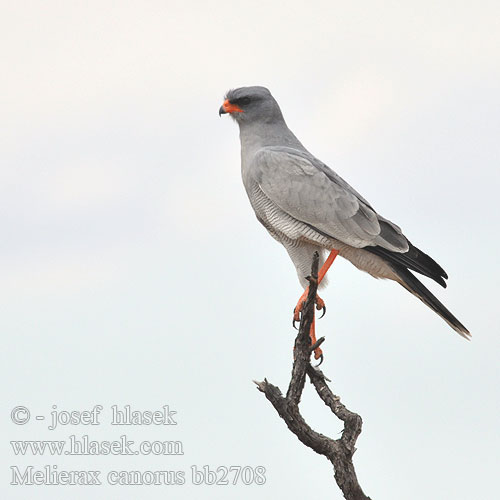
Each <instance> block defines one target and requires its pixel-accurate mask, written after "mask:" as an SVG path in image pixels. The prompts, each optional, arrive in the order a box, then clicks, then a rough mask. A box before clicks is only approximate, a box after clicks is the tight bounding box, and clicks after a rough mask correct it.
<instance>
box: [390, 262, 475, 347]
mask: <svg viewBox="0 0 500 500" xmlns="http://www.w3.org/2000/svg"><path fill="white" fill-rule="evenodd" d="M391 267H392V269H393V270H394V271H395V272H396V274H397V275H398V276H399V278H400V280H401V281H400V282H399V283H400V284H401V285H402V286H404V287H405V288H406V289H407V290H408V291H409V292H411V293H412V294H413V295H415V296H416V297H418V298H419V299H420V300H421V301H422V302H423V303H424V304H425V305H426V306H429V307H430V308H431V309H432V310H433V311H434V312H435V313H437V314H439V316H441V317H442V318H443V319H444V320H445V321H446V323H448V324H449V325H450V326H451V327H452V328H453V330H455V331H456V332H457V333H458V334H459V335H461V336H462V337H464V338H465V339H467V340H470V337H471V334H470V332H469V330H467V328H465V326H464V325H462V323H460V321H458V319H457V318H455V316H453V314H451V312H450V311H448V309H446V307H445V306H444V305H443V304H441V302H439V300H438V299H437V298H436V297H434V295H432V293H431V292H430V291H429V290H427V288H425V286H424V285H423V284H422V283H421V282H420V281H419V280H418V279H417V278H416V277H415V276H414V275H413V274H412V273H411V272H410V271H409V270H408V269H406V268H405V267H403V266H401V265H397V264H393V263H391Z"/></svg>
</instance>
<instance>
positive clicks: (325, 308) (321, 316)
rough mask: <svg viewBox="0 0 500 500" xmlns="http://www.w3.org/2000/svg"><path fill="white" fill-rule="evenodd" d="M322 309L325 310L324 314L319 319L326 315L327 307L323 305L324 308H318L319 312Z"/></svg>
mask: <svg viewBox="0 0 500 500" xmlns="http://www.w3.org/2000/svg"><path fill="white" fill-rule="evenodd" d="M316 307H317V306H316ZM320 309H323V312H322V314H321V316H320V317H319V318H318V319H321V318H322V317H323V316H324V315H325V314H326V305H324V304H323V307H318V311H319V310H320Z"/></svg>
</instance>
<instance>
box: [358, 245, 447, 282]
mask: <svg viewBox="0 0 500 500" xmlns="http://www.w3.org/2000/svg"><path fill="white" fill-rule="evenodd" d="M408 244H409V246H410V248H409V249H408V251H407V252H405V253H399V252H392V251H391V250H387V249H385V248H382V247H380V246H376V247H370V246H367V247H364V250H367V251H368V252H371V253H373V254H375V255H378V256H379V257H382V258H383V259H384V260H385V261H386V262H388V263H389V264H391V265H396V266H397V267H398V269H399V268H401V267H402V268H408V269H411V270H412V271H416V272H417V273H420V274H423V275H424V276H427V277H428V278H431V279H433V280H434V281H435V282H436V283H439V284H440V285H441V286H442V287H443V288H446V282H445V281H444V280H445V279H448V275H447V274H446V272H445V270H444V269H443V268H442V267H441V266H440V265H439V264H438V263H437V262H436V261H435V260H434V259H433V258H432V257H429V256H428V255H427V254H426V253H424V252H422V250H419V249H418V248H417V247H415V246H413V245H412V244H411V243H410V242H408ZM443 278H444V279H443ZM422 286H423V285H422Z"/></svg>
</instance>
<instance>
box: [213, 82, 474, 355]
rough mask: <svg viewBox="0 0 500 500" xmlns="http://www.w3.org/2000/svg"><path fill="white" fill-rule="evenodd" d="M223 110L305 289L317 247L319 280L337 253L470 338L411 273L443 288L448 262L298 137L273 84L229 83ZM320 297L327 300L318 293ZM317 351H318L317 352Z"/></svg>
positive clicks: (247, 181)
mask: <svg viewBox="0 0 500 500" xmlns="http://www.w3.org/2000/svg"><path fill="white" fill-rule="evenodd" d="M226 113H229V114H230V116H231V117H232V118H233V119H234V120H235V121H236V122H237V123H238V125H239V128H240V140H241V172H242V177H243V184H244V186H245V189H246V192H247V194H248V198H249V199H250V203H251V205H252V207H253V209H254V211H255V214H256V216H257V219H258V220H259V221H260V222H261V223H262V224H263V225H264V227H265V228H266V229H267V230H268V231H269V233H270V234H271V236H272V237H273V238H275V239H276V240H277V241H279V242H280V243H281V244H283V246H284V247H285V248H286V250H287V252H288V254H289V256H290V258H291V259H292V261H293V263H294V265H295V267H296V269H297V274H298V277H299V280H300V282H301V284H302V285H303V287H304V288H305V289H306V291H307V284H308V282H307V281H306V279H305V277H306V276H308V275H309V274H310V269H311V264H312V257H313V254H314V252H315V251H317V252H319V254H320V264H322V267H321V270H320V274H319V278H320V280H321V279H322V278H323V277H324V274H325V273H326V271H327V270H328V267H329V265H330V264H331V262H333V260H334V258H335V257H336V256H337V255H340V256H341V257H344V258H345V259H347V260H348V261H350V262H351V263H352V264H354V266H355V267H357V268H358V269H360V270H362V271H365V272H367V273H369V274H370V275H372V276H374V277H375V278H385V279H390V280H393V281H396V282H397V283H399V284H400V285H402V286H403V287H404V288H406V289H407V290H408V291H409V292H411V293H412V294H413V295H415V296H416V297H418V298H419V299H420V300H421V301H422V302H423V303H424V304H426V305H427V306H428V307H430V308H431V309H432V310H433V311H434V312H436V313H437V314H439V316H441V317H442V318H443V319H444V320H445V321H446V322H447V323H448V324H449V325H450V326H451V327H452V328H453V329H454V330H455V331H456V332H458V333H459V334H460V335H461V336H462V337H465V338H467V339H468V338H469V337H470V333H469V331H468V330H467V328H465V326H464V325H462V323H460V321H459V320H458V319H457V318H456V317H455V316H453V314H452V313H451V312H450V311H449V310H448V309H447V308H446V307H445V306H444V305H443V304H441V302H440V301H439V300H438V299H437V298H436V297H435V296H434V295H433V294H432V293H431V292H430V291H429V290H428V289H427V288H426V287H425V286H424V285H423V284H422V283H421V282H420V281H419V280H418V279H417V278H416V277H415V276H414V274H413V273H412V272H411V271H415V272H417V273H420V274H422V275H424V276H427V277H429V278H431V279H433V280H434V281H436V282H437V283H439V284H440V285H441V286H443V287H446V283H445V281H444V280H445V279H447V278H448V276H447V274H446V273H445V271H444V270H443V268H442V267H441V266H440V265H439V264H438V263H437V262H435V261H434V260H433V259H432V258H431V257H429V256H428V255H427V254H425V253H424V252H422V251H421V250H419V249H418V248H417V247H415V246H414V245H412V243H411V242H410V241H409V240H408V239H407V238H406V236H405V235H404V234H403V232H402V231H401V229H400V228H399V227H398V226H397V225H396V224H394V223H393V222H391V221H389V220H388V219H386V218H384V217H382V216H381V215H379V214H378V213H377V212H376V211H375V209H374V208H373V206H372V205H371V204H370V203H369V202H368V201H366V200H365V199H364V198H363V197H362V196H361V195H360V194H359V193H358V192H357V191H356V190H354V189H353V188H352V187H351V186H350V185H349V184H348V183H347V182H346V181H344V179H342V178H341V177H340V176H339V175H338V174H336V173H335V172H334V171H333V170H331V169H330V168H329V167H328V166H327V165H325V164H324V163H323V162H322V161H320V160H318V159H317V158H316V157H315V156H313V155H312V154H311V153H310V152H309V151H308V150H307V149H306V148H305V147H304V146H303V145H302V144H301V142H300V141H299V140H298V139H297V137H295V135H294V134H293V133H292V131H291V130H290V129H289V128H288V126H287V124H286V123H285V120H284V118H283V114H282V112H281V109H280V107H279V105H278V103H277V102H276V100H275V99H274V97H273V96H272V95H271V93H270V92H269V90H268V89H266V88H265V87H258V86H255V87H242V88H238V89H233V90H230V91H229V92H227V94H226V96H225V98H224V103H223V105H222V106H221V108H220V109H219V115H222V114H226ZM327 251H329V252H330V254H329V257H328V258H326V255H327ZM305 294H306V292H304V294H303V295H302V297H301V300H299V304H298V308H297V309H296V310H295V317H296V318H297V311H298V310H300V307H301V304H302V303H303V300H304V298H305ZM318 304H319V306H321V307H322V306H323V302H322V301H321V299H319V300H318ZM318 308H319V307H318ZM311 336H312V337H313V332H312V333H311ZM313 341H314V338H313ZM320 355H321V351H320V350H318V351H317V352H316V357H317V358H318V357H319V356H320Z"/></svg>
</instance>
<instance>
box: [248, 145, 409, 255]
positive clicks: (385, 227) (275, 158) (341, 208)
mask: <svg viewBox="0 0 500 500" xmlns="http://www.w3.org/2000/svg"><path fill="white" fill-rule="evenodd" d="M251 172H252V175H253V176H254V179H255V181H256V182H258V184H259V186H260V188H261V189H262V191H263V192H264V194H265V195H266V196H267V197H268V198H269V199H271V200H272V201H273V202H274V203H276V204H277V205H278V206H279V207H280V208H281V209H282V210H283V211H285V212H286V213H288V214H289V215H290V216H292V217H294V218H295V219H297V220H299V221H301V222H304V223H307V224H309V225H311V226H312V227H314V228H316V229H317V230H319V231H320V232H322V233H324V234H326V235H328V236H330V237H332V238H335V239H337V240H339V241H341V242H343V243H346V244H348V245H351V246H353V247H356V248H363V247H365V246H376V245H379V246H381V247H383V248H385V249H387V250H391V251H395V252H406V251H407V250H408V241H407V240H406V238H405V237H404V235H403V234H402V232H401V230H400V228H399V227H398V226H396V225H395V224H392V223H391V222H390V221H388V220H386V219H384V218H383V217H380V216H379V215H378V214H377V213H376V212H375V210H374V209H373V208H372V207H371V206H370V205H369V204H368V202H367V201H366V200H364V199H363V198H362V197H361V196H360V195H359V194H358V193H357V192H356V191H355V190H354V189H352V188H351V187H350V186H349V184H347V182H345V181H344V180H343V179H342V178H341V177H340V176H338V175H337V174H336V173H335V172H333V171H332V170H331V169H329V168H328V167H327V166H326V165H324V164H323V163H321V162H319V160H317V159H316V158H314V157H313V156H312V155H311V156H309V155H308V154H307V153H304V152H301V151H297V150H294V149H291V148H262V149H260V150H259V151H257V153H256V154H255V156H254V158H253V161H252V165H251Z"/></svg>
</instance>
